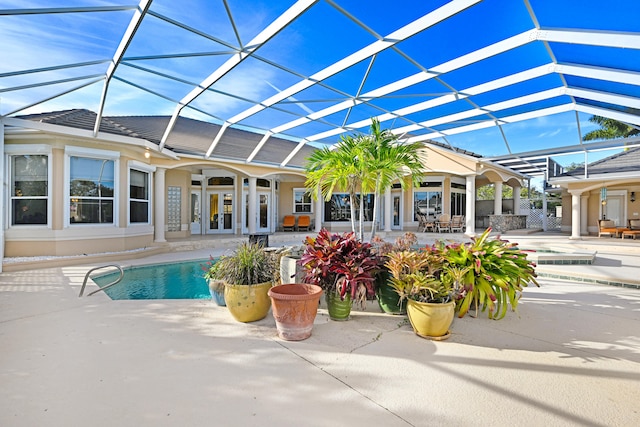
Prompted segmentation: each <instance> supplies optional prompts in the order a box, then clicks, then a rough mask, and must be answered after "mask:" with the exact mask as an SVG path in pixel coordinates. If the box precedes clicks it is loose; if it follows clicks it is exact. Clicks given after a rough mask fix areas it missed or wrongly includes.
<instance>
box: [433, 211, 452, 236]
mask: <svg viewBox="0 0 640 427" xmlns="http://www.w3.org/2000/svg"><path fill="white" fill-rule="evenodd" d="M436 231H437V232H438V233H441V232H442V231H451V217H450V216H449V214H442V215H440V216H439V217H438V220H437V221H436Z"/></svg>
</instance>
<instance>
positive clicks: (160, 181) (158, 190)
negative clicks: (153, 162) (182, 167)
mask: <svg viewBox="0 0 640 427" xmlns="http://www.w3.org/2000/svg"><path fill="white" fill-rule="evenodd" d="M165 172H166V169H165V168H157V169H156V173H155V179H154V180H153V182H154V187H153V195H154V202H153V207H154V208H153V211H154V220H153V224H154V227H153V229H154V241H155V242H156V243H162V242H166V240H165V238H164V226H165V224H164V223H165V214H164V212H165V209H166V204H167V200H166V197H165V195H166V194H167V191H166V189H165V179H164V178H165Z"/></svg>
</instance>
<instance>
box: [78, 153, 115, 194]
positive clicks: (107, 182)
mask: <svg viewBox="0 0 640 427" xmlns="http://www.w3.org/2000/svg"><path fill="white" fill-rule="evenodd" d="M70 175H71V187H70V191H71V195H72V196H78V197H82V196H85V197H86V196H88V197H113V194H114V191H113V190H114V161H113V160H102V159H89V158H85V157H71V170H70Z"/></svg>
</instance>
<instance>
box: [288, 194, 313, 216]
mask: <svg viewBox="0 0 640 427" xmlns="http://www.w3.org/2000/svg"><path fill="white" fill-rule="evenodd" d="M296 192H305V193H307V194H309V203H308V205H309V212H305V211H297V210H296V205H307V203H296ZM292 194H293V210H292V211H291V212H293V214H303V215H304V214H312V213H313V205H314V203H313V195H312V194H311V193H310V192H309V190H308V189H306V188H294V189H293V190H292Z"/></svg>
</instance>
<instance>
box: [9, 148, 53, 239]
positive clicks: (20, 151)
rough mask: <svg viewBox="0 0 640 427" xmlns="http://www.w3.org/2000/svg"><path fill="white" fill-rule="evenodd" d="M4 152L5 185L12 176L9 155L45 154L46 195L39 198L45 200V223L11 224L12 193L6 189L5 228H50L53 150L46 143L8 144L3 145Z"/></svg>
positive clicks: (11, 163)
mask: <svg viewBox="0 0 640 427" xmlns="http://www.w3.org/2000/svg"><path fill="white" fill-rule="evenodd" d="M4 154H5V165H6V166H7V168H6V172H5V182H6V183H7V186H10V185H11V184H10V183H11V182H12V177H13V166H12V165H13V162H12V161H11V157H13V156H25V155H34V156H47V196H46V198H42V199H39V200H46V201H47V223H46V224H12V222H13V212H12V208H11V206H12V203H11V202H12V200H13V199H12V195H11V194H9V191H7V198H6V203H5V206H7V211H6V213H5V221H6V224H7V228H20V229H24V228H27V227H29V228H31V227H35V228H40V229H42V228H48V229H51V228H52V219H53V218H52V216H53V213H52V206H51V197H52V195H51V191H52V189H53V186H52V180H53V167H52V164H53V162H52V157H53V150H52V148H51V146H50V145H46V144H10V145H5V146H4Z"/></svg>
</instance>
